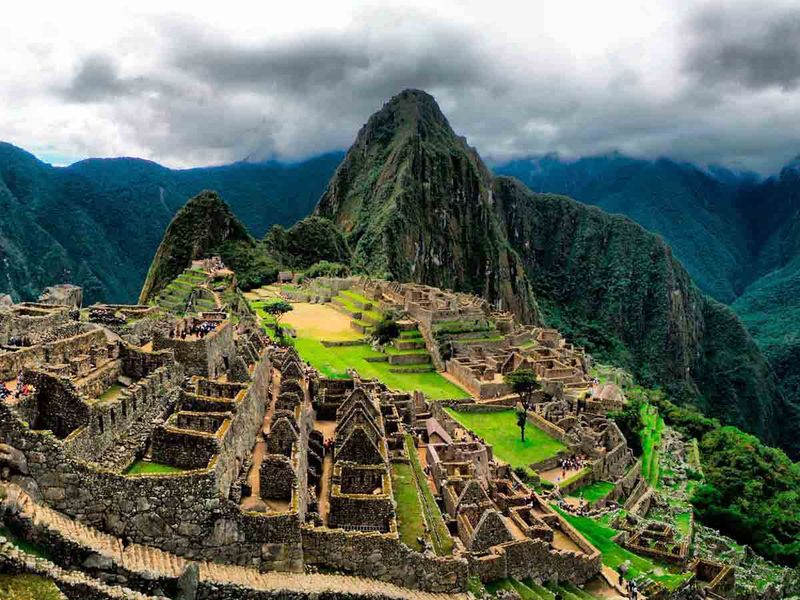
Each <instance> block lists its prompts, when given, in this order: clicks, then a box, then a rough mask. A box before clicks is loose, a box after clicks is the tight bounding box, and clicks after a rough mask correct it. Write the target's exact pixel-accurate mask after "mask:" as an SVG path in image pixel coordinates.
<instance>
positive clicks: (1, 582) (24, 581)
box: [0, 574, 64, 600]
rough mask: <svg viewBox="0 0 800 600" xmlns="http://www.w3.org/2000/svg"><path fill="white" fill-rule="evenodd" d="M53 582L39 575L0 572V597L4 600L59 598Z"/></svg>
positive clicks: (52, 599) (46, 599)
mask: <svg viewBox="0 0 800 600" xmlns="http://www.w3.org/2000/svg"><path fill="white" fill-rule="evenodd" d="M63 597H64V596H63V595H62V594H61V591H60V590H59V589H58V586H56V584H55V583H53V582H52V581H50V580H49V579H46V578H45V577H42V576H40V575H26V574H23V575H2V574H0V598H4V599H5V600H61V598H63Z"/></svg>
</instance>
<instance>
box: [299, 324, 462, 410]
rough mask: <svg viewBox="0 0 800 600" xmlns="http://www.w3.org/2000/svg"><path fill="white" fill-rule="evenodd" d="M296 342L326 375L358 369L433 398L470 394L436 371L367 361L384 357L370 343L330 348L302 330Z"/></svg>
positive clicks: (341, 375)
mask: <svg viewBox="0 0 800 600" xmlns="http://www.w3.org/2000/svg"><path fill="white" fill-rule="evenodd" d="M294 346H295V348H297V351H298V352H299V353H300V356H301V357H302V358H303V360H306V361H308V362H309V363H311V366H313V367H314V368H315V369H317V370H318V371H319V372H320V373H322V374H323V375H324V376H325V377H331V378H335V379H343V378H346V377H348V375H347V369H348V368H350V369H355V370H356V371H358V374H359V375H361V377H364V378H368V379H370V378H375V379H379V380H380V381H382V382H383V383H385V384H386V385H387V386H389V387H390V388H392V389H394V390H398V391H403V392H413V391H415V390H419V391H421V392H423V393H424V394H425V395H426V396H427V397H428V398H431V399H433V400H446V399H451V398H468V397H469V394H468V393H467V392H465V391H464V390H462V389H461V388H460V387H458V386H457V385H455V384H453V383H450V381H448V380H447V379H445V378H444V377H442V375H441V374H439V373H437V372H436V371H430V372H427V373H392V372H391V371H390V369H391V368H392V367H391V366H390V365H389V363H388V362H367V360H366V359H367V358H369V357H382V356H384V355H383V354H381V353H380V352H376V351H374V350H373V349H372V348H371V347H370V346H369V345H367V344H361V345H358V346H340V347H335V348H326V347H325V346H323V345H322V343H321V342H320V341H319V340H317V339H314V338H306V337H303V335H302V332H300V331H298V336H297V339H295V340H294Z"/></svg>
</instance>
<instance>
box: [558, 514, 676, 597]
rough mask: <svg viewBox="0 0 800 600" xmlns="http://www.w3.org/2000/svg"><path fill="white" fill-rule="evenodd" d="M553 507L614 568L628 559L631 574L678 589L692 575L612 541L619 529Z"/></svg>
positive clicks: (668, 587) (605, 562)
mask: <svg viewBox="0 0 800 600" xmlns="http://www.w3.org/2000/svg"><path fill="white" fill-rule="evenodd" d="M553 508H554V509H555V510H556V511H557V512H558V513H559V514H560V515H561V516H562V517H564V518H565V519H566V520H567V522H568V523H569V524H570V525H572V526H573V527H574V528H575V529H577V530H578V531H579V532H580V533H581V534H582V535H583V536H584V537H585V538H586V539H587V540H589V543H591V544H592V545H593V546H594V547H595V548H597V549H598V550H599V551H600V552H601V553H602V554H603V564H605V565H607V566H609V567H611V568H612V569H616V568H617V567H619V566H620V565H621V564H622V563H624V562H625V561H628V563H629V569H628V573H629V575H630V576H631V577H638V576H639V575H646V576H648V577H649V578H650V579H652V580H653V581H657V582H658V583H660V584H661V585H663V586H664V587H666V588H667V589H670V590H674V589H676V588H677V587H678V586H680V584H681V583H683V582H684V581H685V580H686V579H687V578H688V577H689V575H688V574H682V573H674V572H672V570H671V567H669V566H667V565H664V564H661V563H658V562H656V561H653V560H650V559H649V558H645V557H643V556H639V555H638V554H634V553H633V552H631V551H629V550H626V549H625V548H623V547H622V546H620V545H619V544H617V543H616V542H613V541H611V538H613V537H614V536H615V535H617V533H618V532H617V530H616V529H612V528H611V527H608V526H607V525H604V524H601V523H598V522H597V521H594V520H592V519H590V518H589V517H579V516H576V515H571V514H568V513H565V512H564V511H562V510H560V509H559V508H558V507H555V506H554V507H553Z"/></svg>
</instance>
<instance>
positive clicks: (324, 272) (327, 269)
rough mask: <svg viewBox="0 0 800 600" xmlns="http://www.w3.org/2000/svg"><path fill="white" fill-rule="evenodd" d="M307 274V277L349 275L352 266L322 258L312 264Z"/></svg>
mask: <svg viewBox="0 0 800 600" xmlns="http://www.w3.org/2000/svg"><path fill="white" fill-rule="evenodd" d="M305 275H306V277H347V276H348V275H350V267H348V266H347V265H345V264H342V263H338V262H328V261H327V260H321V261H319V262H318V263H315V264H313V265H311V267H309V269H308V271H306V273H305Z"/></svg>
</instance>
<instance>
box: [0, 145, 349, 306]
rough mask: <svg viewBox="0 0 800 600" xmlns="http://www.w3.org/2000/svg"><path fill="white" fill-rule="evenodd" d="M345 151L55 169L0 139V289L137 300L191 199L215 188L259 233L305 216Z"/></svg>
mask: <svg viewBox="0 0 800 600" xmlns="http://www.w3.org/2000/svg"><path fill="white" fill-rule="evenodd" d="M341 157H342V154H340V153H332V154H327V155H323V156H320V157H316V158H312V159H309V160H307V161H303V162H301V163H294V164H287V165H283V164H280V163H275V162H268V163H235V164H232V165H227V166H221V167H208V168H197V169H187V170H173V169H168V168H166V167H163V166H161V165H158V164H156V163H153V162H150V161H146V160H141V159H135V158H116V159H89V160H84V161H81V162H78V163H75V164H74V165H71V166H69V167H52V166H50V165H48V164H46V163H44V162H42V161H40V160H38V159H37V158H36V157H34V156H33V155H32V154H30V153H28V152H25V151H24V150H22V149H20V148H17V147H15V146H12V145H11V144H5V143H0V210H2V211H3V214H4V218H3V219H2V220H0V293H10V294H11V295H12V296H13V297H14V298H15V299H17V300H20V299H32V298H36V297H37V296H38V294H39V293H40V291H41V290H42V289H43V288H44V287H46V286H48V285H51V284H52V283H53V282H56V281H58V282H61V281H69V282H72V283H76V284H78V285H82V286H83V287H84V288H85V292H86V295H85V297H86V299H87V301H89V302H94V301H107V302H134V301H135V300H136V298H137V297H138V295H139V291H140V289H141V286H142V282H143V281H144V279H145V276H146V274H147V270H148V267H149V265H150V261H151V260H152V258H153V254H154V253H155V251H156V248H157V247H158V244H159V242H160V240H161V236H162V234H163V232H164V229H165V228H166V227H167V225H168V224H169V222H170V220H171V219H172V218H173V216H174V215H175V213H176V212H177V210H178V209H179V208H180V207H181V206H182V205H183V204H184V203H185V202H186V200H187V199H188V198H190V197H192V196H194V195H196V194H198V193H199V192H200V191H202V190H204V189H207V188H212V189H215V190H217V191H218V192H220V194H222V195H223V196H224V197H225V199H226V200H227V201H228V202H230V204H231V206H232V208H233V210H234V211H235V213H236V214H237V216H238V217H239V218H241V219H242V221H243V222H244V223H245V225H246V226H247V227H248V229H249V230H250V231H251V232H252V233H253V235H255V236H257V237H261V236H263V235H264V234H265V232H266V231H267V229H268V228H269V227H270V226H271V225H274V224H281V225H285V226H290V225H292V224H294V223H295V222H296V221H298V220H300V219H302V218H303V217H305V216H306V215H308V214H309V213H310V212H311V210H312V209H313V207H314V205H315V204H316V202H317V200H318V199H319V196H320V195H321V193H322V191H323V190H324V188H325V184H326V183H327V181H328V179H329V178H330V176H331V175H332V173H333V171H334V170H335V168H336V166H337V165H338V164H339V162H340V160H341Z"/></svg>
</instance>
